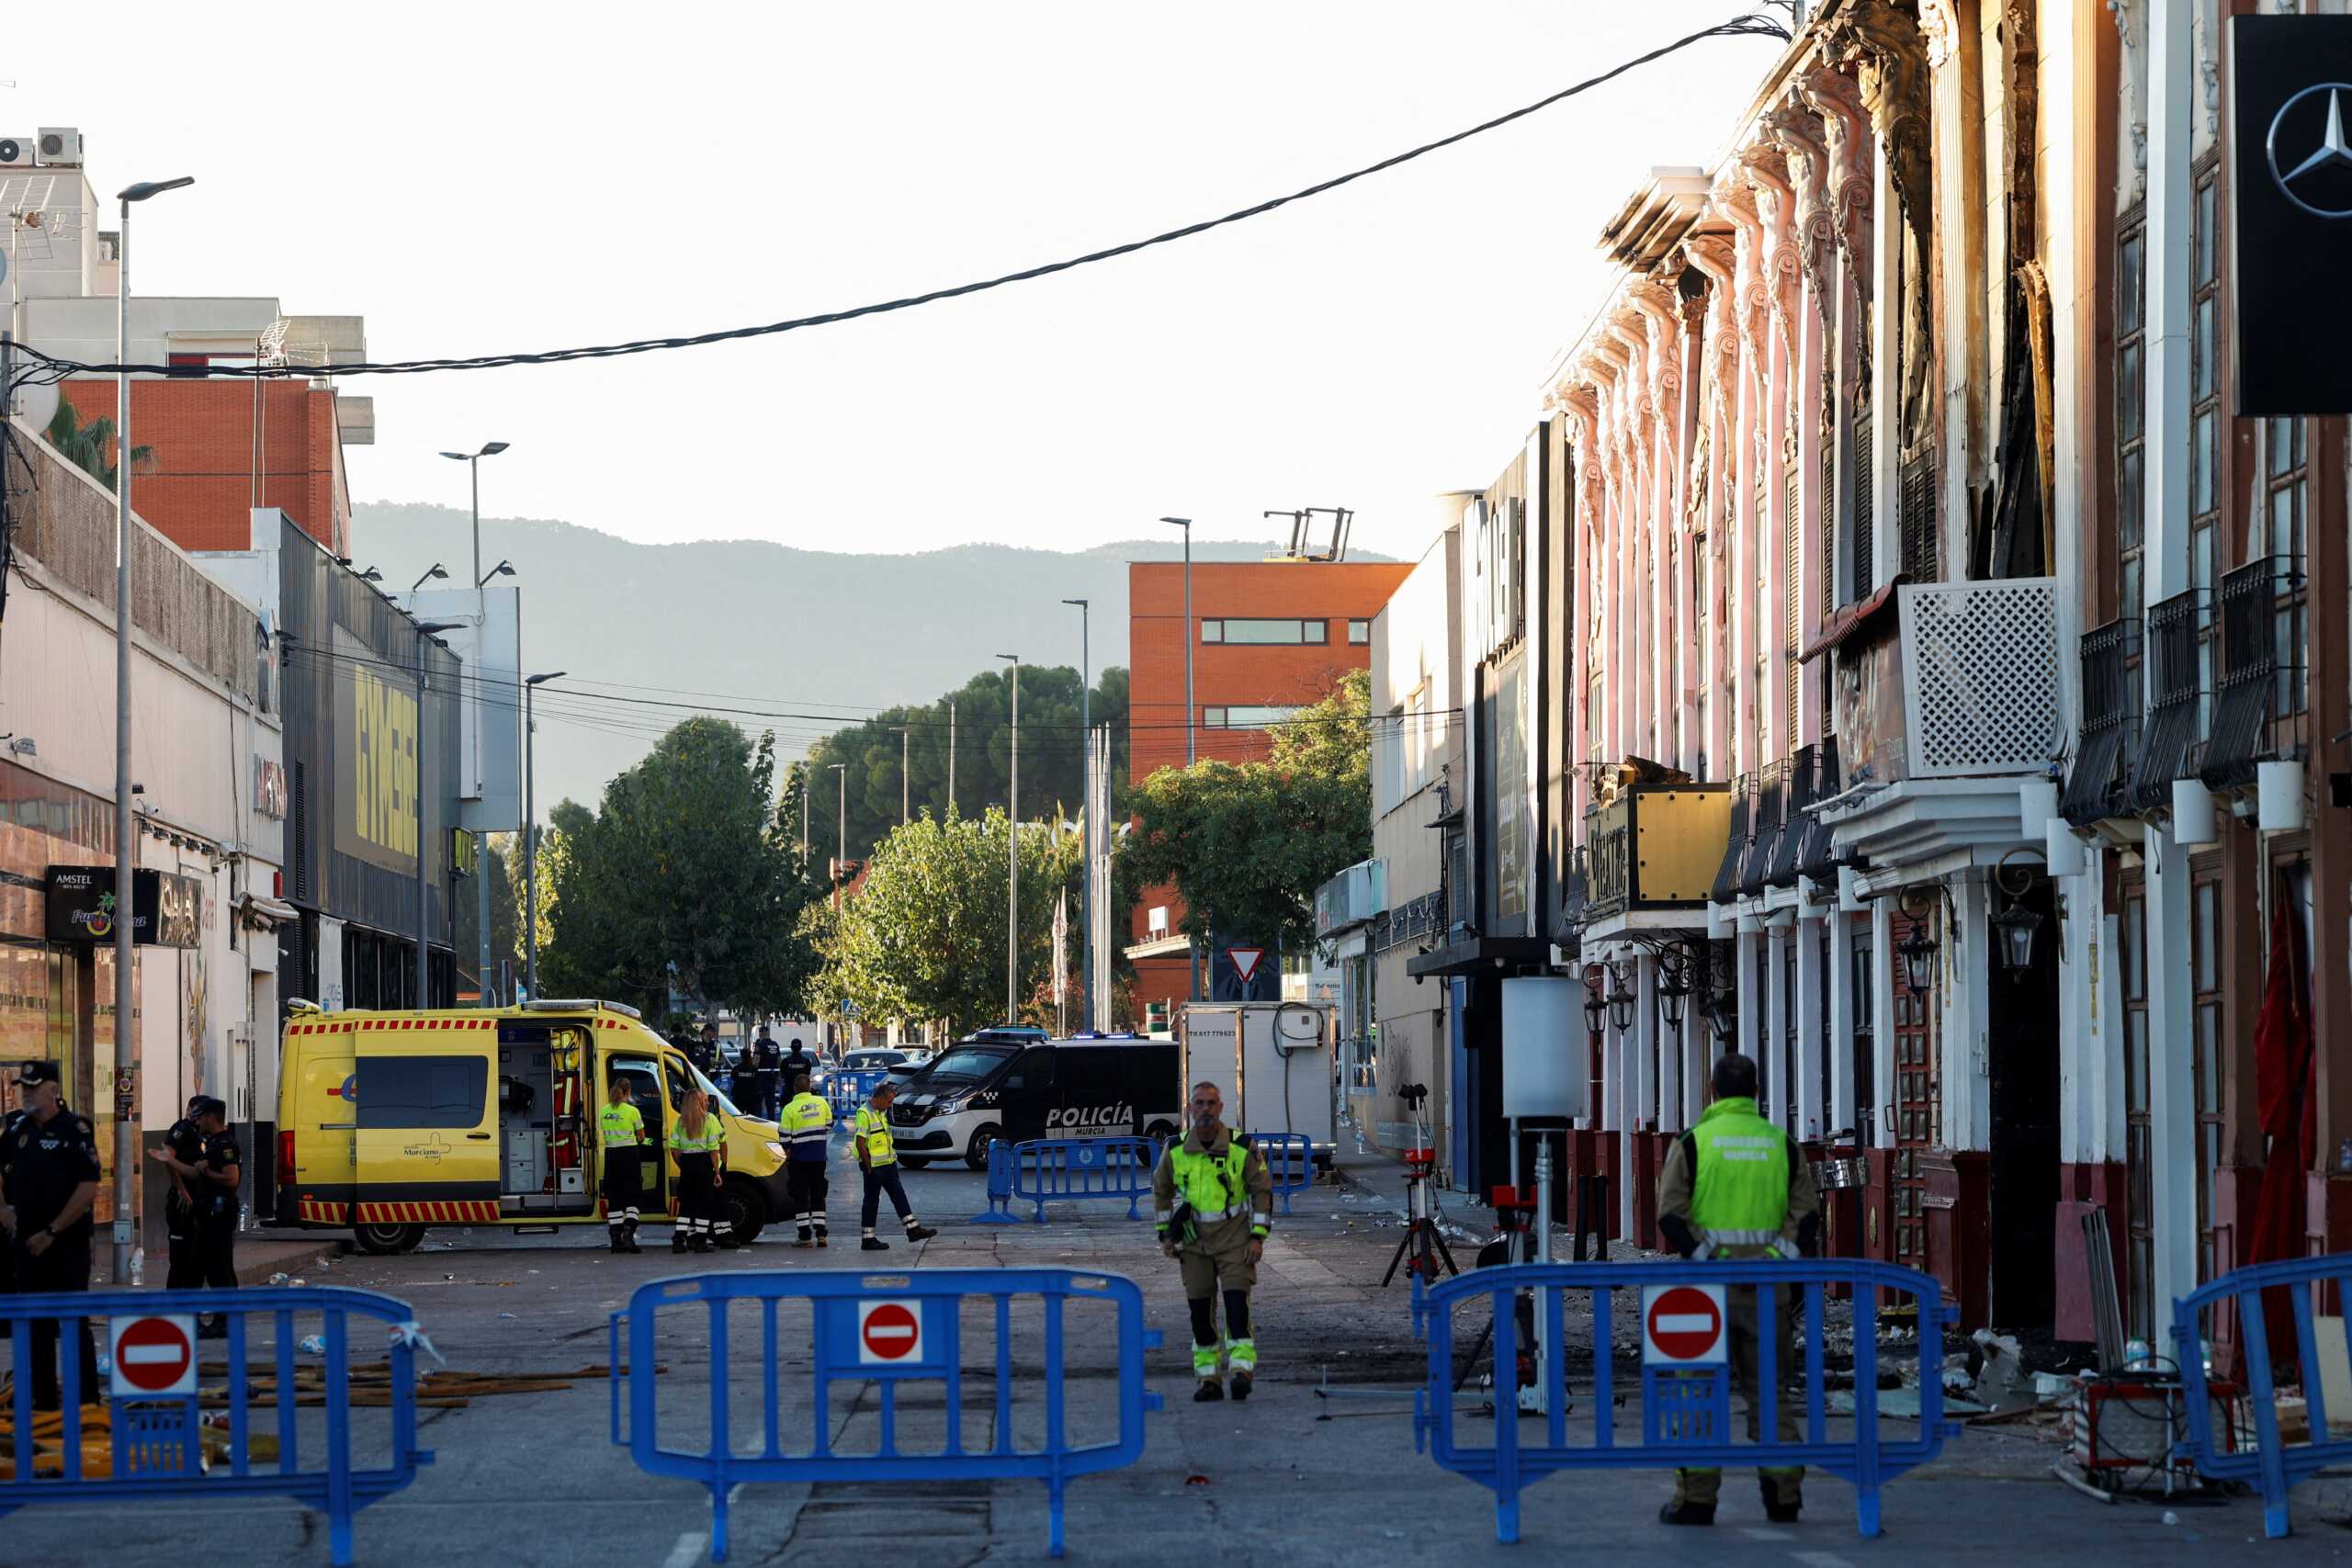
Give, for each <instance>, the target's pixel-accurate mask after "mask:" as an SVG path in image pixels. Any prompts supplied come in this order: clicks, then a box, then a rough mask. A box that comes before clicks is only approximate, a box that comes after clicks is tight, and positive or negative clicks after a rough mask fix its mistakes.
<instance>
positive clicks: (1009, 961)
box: [997, 653, 1021, 1023]
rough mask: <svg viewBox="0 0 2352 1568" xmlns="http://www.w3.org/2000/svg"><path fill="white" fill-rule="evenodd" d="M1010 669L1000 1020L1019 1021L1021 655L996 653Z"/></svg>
mask: <svg viewBox="0 0 2352 1568" xmlns="http://www.w3.org/2000/svg"><path fill="white" fill-rule="evenodd" d="M997 657H998V658H999V659H1001V660H1007V661H1008V662H1010V663H1011V664H1012V757H1011V763H1012V766H1011V770H1010V776H1009V778H1008V781H1007V784H1006V787H1005V795H1004V799H1005V808H1004V815H1005V824H1004V826H1005V835H1004V841H1005V878H1004V886H1005V901H1006V902H1005V924H1004V1021H1005V1022H1007V1023H1019V1022H1020V1021H1021V656H1020V655H1019V654H1017V653H1000V654H998V655H997Z"/></svg>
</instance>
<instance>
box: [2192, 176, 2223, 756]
mask: <svg viewBox="0 0 2352 1568" xmlns="http://www.w3.org/2000/svg"><path fill="white" fill-rule="evenodd" d="M2220 175H2221V164H2220V160H2219V156H2218V154H2209V155H2208V156H2207V158H2206V160H2205V164H2204V167H2203V169H2202V171H2201V172H2200V173H2199V175H2198V176H2197V200H2196V203H2195V205H2194V206H2193V207H2192V208H2191V209H2189V224H2190V231H2191V232H2190V241H2189V247H2190V251H2191V253H2192V257H2193V260H2194V262H2195V265H2196V273H2195V280H2194V284H2193V288H2194V289H2195V302H2194V304H2192V305H2191V307H2190V321H2191V331H2190V334H2189V342H2190V346H2189V367H2190V368H2189V376H2190V379H2189V392H2188V399H2189V412H2188V572H2189V586H2190V587H2191V588H2193V589H2195V590H2196V591H2197V674H2198V681H2197V689H2198V691H2199V699H2198V705H2197V740H2198V744H2199V745H2200V746H2201V745H2203V744H2204V743H2205V742H2206V741H2208V740H2210V739H2212V738H2213V690H2214V676H2215V674H2216V668H2215V663H2216V655H2217V654H2218V653H2219V651H2220V647H2221V617H2220V615H2219V613H2218V610H2219V601H2218V599H2217V597H2216V590H2217V589H2219V588H2220V586H2221V556H2220V540H2221V536H2222V528H2221V523H2222V480H2221V468H2222V377H2221V371H2220V368H2219V366H2220V357H2219V356H2220V353H2221V346H2222V344H2221V335H2220V334H2221V313H2222V299H2221V296H2222V263H2221V251H2222V247H2221V243H2220V231H2219V229H2218V228H2217V224H2218V222H2219V220H2220V215H2221V207H2220V200H2221V197H2220V191H2219V186H2220Z"/></svg>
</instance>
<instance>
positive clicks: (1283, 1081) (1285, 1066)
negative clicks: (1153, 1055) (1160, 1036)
mask: <svg viewBox="0 0 2352 1568" xmlns="http://www.w3.org/2000/svg"><path fill="white" fill-rule="evenodd" d="M1330 1041H1331V1010H1330V1009H1329V1007H1327V1006H1325V1005H1323V1004H1321V1003H1317V1002H1295V1001H1293V1002H1236V1003H1227V1004H1225V1005H1222V1006H1213V1007H1204V1006H1188V1007H1187V1008H1185V1010H1184V1034H1183V1044H1184V1083H1185V1086H1186V1092H1187V1093H1189V1092H1190V1090H1191V1086H1192V1085H1193V1084H1196V1083H1201V1082H1204V1081H1205V1082H1208V1083H1213V1084H1216V1086H1217V1088H1218V1089H1219V1090H1220V1091H1221V1092H1222V1094H1223V1096H1224V1099H1225V1123H1226V1125H1227V1126H1228V1127H1231V1128H1233V1129H1235V1130H1236V1131H1238V1132H1243V1133H1304V1134H1306V1137H1307V1139H1308V1141H1309V1142H1311V1143H1313V1144H1314V1145H1316V1146H1317V1148H1326V1147H1329V1146H1330V1145H1331V1144H1332V1143H1333V1140H1334V1138H1335V1137H1336V1135H1337V1130H1338V1126H1339V1114H1338V1107H1337V1103H1336V1101H1337V1095H1338V1090H1337V1087H1336V1085H1335V1083H1334V1081H1333V1077H1332V1072H1331V1049H1330Z"/></svg>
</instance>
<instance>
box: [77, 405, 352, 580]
mask: <svg viewBox="0 0 2352 1568" xmlns="http://www.w3.org/2000/svg"><path fill="white" fill-rule="evenodd" d="M61 391H62V395H63V396H64V398H65V399H66V400H68V401H69V402H71V403H72V404H73V405H74V412H75V413H77V414H79V415H80V416H81V418H82V420H83V422H84V423H88V422H90V421H92V420H97V419H105V420H111V419H113V418H114V413H115V385H114V382H113V381H112V380H80V379H77V380H70V381H67V382H65V383H64V385H63V386H62V389H61ZM349 402H350V400H347V399H346V400H345V405H346V407H347V406H348V405H349ZM256 412H258V414H259V420H258V423H259V431H258V439H256V430H255V424H256V419H255V414H256ZM343 417H344V416H343V415H342V414H340V413H338V412H337V408H336V398H335V393H334V389H331V388H329V387H326V386H323V385H321V384H318V383H314V382H311V381H303V380H290V381H266V382H263V383H261V386H260V397H259V399H258V400H256V399H255V397H254V383H253V382H251V381H249V380H244V379H231V378H204V377H201V376H194V377H190V378H186V379H179V378H147V379H140V380H134V381H132V382H131V384H130V442H131V445H132V446H145V447H150V448H152V449H153V456H152V457H150V458H149V459H148V461H147V462H145V463H143V464H141V466H140V467H139V468H138V470H137V472H136V474H135V475H134V477H133V480H132V482H133V485H134V487H135V488H136V489H137V491H138V496H139V514H140V515H141V517H144V518H145V519H146V520H147V521H148V522H149V523H151V524H153V525H154V526H155V527H156V528H157V529H158V530H160V531H161V532H162V533H164V535H165V536H168V537H169V538H170V539H171V541H172V542H173V543H174V544H175V545H177V546H179V547H180V548H182V549H184V550H242V549H243V548H245V547H247V545H248V543H249V542H250V536H251V533H252V524H251V522H250V512H251V509H252V508H254V507H256V506H276V507H280V508H283V509H284V510H285V513H286V514H287V515H288V517H291V518H293V519H294V521H295V522H296V523H297V524H298V525H300V527H301V529H302V531H303V532H304V533H306V534H308V535H310V536H311V537H312V538H314V539H316V540H318V541H319V543H320V544H322V545H324V546H325V547H327V548H328V550H329V551H331V552H332V553H334V555H337V556H348V555H349V554H350V553H351V492H350V487H349V484H348V483H347V482H346V479H345V471H344V464H343V448H344V444H345V441H346V440H354V439H356V440H361V441H364V440H366V439H368V435H366V434H360V433H358V432H351V433H345V431H344V430H343V429H342V428H341V425H340V421H341V419H342V418H343Z"/></svg>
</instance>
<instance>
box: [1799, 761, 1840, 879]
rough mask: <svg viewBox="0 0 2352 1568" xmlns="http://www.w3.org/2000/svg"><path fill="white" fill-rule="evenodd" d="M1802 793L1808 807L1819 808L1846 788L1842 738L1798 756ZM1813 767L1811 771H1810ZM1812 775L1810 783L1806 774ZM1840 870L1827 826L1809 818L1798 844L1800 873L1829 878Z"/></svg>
mask: <svg viewBox="0 0 2352 1568" xmlns="http://www.w3.org/2000/svg"><path fill="white" fill-rule="evenodd" d="M1797 756H1798V768H1799V781H1798V785H1797V787H1798V791H1799V793H1800V794H1802V795H1804V802H1803V804H1804V806H1817V805H1819V804H1820V803H1821V802H1823V801H1825V800H1827V799H1829V798H1830V797H1832V796H1833V795H1836V794H1837V793H1838V791H1839V790H1840V789H1842V788H1844V787H1845V785H1844V784H1843V783H1842V782H1840V780H1839V777H1838V738H1837V737H1836V736H1834V735H1826V736H1823V737H1822V738H1821V739H1819V740H1817V741H1815V743H1814V744H1812V745H1810V746H1807V747H1805V748H1804V750H1801V751H1799V752H1798V753H1797ZM1808 763H1809V768H1808ZM1807 771H1809V772H1810V773H1811V775H1812V776H1811V778H1810V780H1809V781H1808V780H1807V779H1805V778H1804V773H1806V772H1807ZM1837 868H1838V853H1837V845H1836V844H1835V843H1834V842H1833V841H1832V835H1831V833H1830V831H1829V829H1828V827H1827V825H1826V824H1825V823H1824V822H1823V821H1822V820H1821V818H1819V817H1818V816H1817V815H1813V814H1807V815H1806V817H1805V818H1804V831H1803V833H1802V834H1800V835H1799V838H1798V843H1797V873H1798V874H1799V875H1801V876H1811V877H1815V878H1820V877H1826V876H1827V875H1829V874H1830V873H1831V872H1833V871H1835V870H1836V869H1837Z"/></svg>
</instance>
